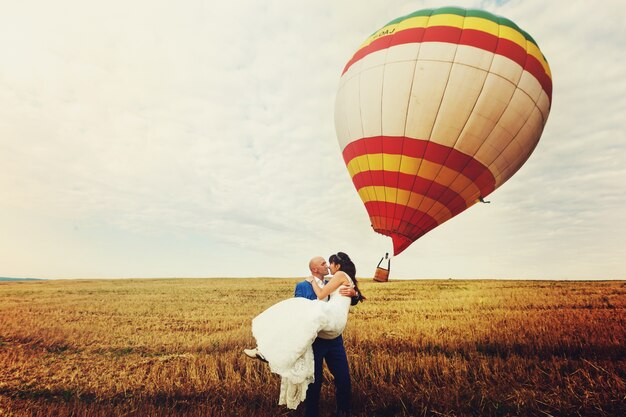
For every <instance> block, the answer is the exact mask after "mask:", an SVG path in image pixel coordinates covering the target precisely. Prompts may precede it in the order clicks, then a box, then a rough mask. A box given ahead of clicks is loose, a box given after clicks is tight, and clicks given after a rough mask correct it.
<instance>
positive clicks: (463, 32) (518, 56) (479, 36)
mask: <svg viewBox="0 0 626 417" xmlns="http://www.w3.org/2000/svg"><path fill="white" fill-rule="evenodd" d="M424 42H446V43H456V44H461V45H467V46H473V47H475V48H479V49H482V50H485V51H488V52H493V53H495V54H497V55H501V56H504V57H506V58H509V59H511V60H512V61H515V62H517V63H518V64H519V65H520V66H521V67H522V68H524V70H526V71H528V72H529V73H530V74H532V75H533V76H534V77H535V78H536V79H537V81H539V83H540V84H541V86H542V87H543V89H544V91H545V92H546V94H547V95H548V98H549V100H550V101H552V79H551V78H550V76H549V75H548V74H547V73H546V71H545V69H544V68H543V66H542V65H541V63H540V62H539V61H538V60H537V58H535V57H534V56H532V55H529V54H527V53H526V50H525V49H524V48H522V47H521V46H520V45H518V44H517V43H515V42H513V41H511V40H508V39H505V38H498V37H497V36H494V35H491V34H489V33H487V32H482V31H479V30H475V29H460V28H456V27H452V26H431V27H429V28H426V29H424V28H413V29H406V30H403V31H400V32H396V33H395V34H393V35H389V36H383V37H381V38H378V39H376V40H375V41H373V42H371V43H370V44H369V45H366V46H364V47H363V48H361V49H359V50H358V51H357V52H356V53H355V54H354V56H353V57H352V59H350V61H348V63H347V64H346V66H345V67H344V70H343V72H342V73H341V75H343V74H345V73H346V71H348V69H349V68H350V67H351V66H352V65H354V63H356V62H358V61H360V60H361V59H363V58H364V57H366V56H367V55H369V54H371V53H373V52H377V51H381V50H383V49H386V48H388V47H390V46H395V45H404V44H409V43H424ZM494 44H495V46H494ZM494 49H495V51H494Z"/></svg>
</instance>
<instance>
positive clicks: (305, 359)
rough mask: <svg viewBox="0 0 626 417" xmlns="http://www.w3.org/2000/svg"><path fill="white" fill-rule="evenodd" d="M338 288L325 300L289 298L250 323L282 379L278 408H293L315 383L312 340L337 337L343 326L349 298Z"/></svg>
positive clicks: (258, 345) (269, 361) (263, 352)
mask: <svg viewBox="0 0 626 417" xmlns="http://www.w3.org/2000/svg"><path fill="white" fill-rule="evenodd" d="M348 279H350V278H348ZM350 283H351V285H352V286H354V284H352V281H350ZM340 289H341V286H339V288H337V289H336V290H334V291H333V292H332V293H331V294H330V299H329V300H328V301H321V300H309V299H307V298H302V297H296V298H289V299H287V300H284V301H281V302H279V303H277V304H274V305H273V306H271V307H270V308H268V309H267V310H265V311H264V312H262V313H261V314H259V315H258V316H256V317H255V318H254V319H253V320H252V335H253V336H254V338H255V339H256V341H257V349H258V351H259V353H261V355H263V356H264V357H265V359H266V360H267V361H268V363H269V366H270V369H271V370H272V372H274V373H276V374H278V375H280V377H281V384H280V397H279V400H278V404H279V405H283V404H284V405H287V407H288V408H291V409H296V407H297V406H298V404H300V403H301V402H302V401H304V399H305V398H306V390H307V387H308V385H309V384H310V383H312V382H313V381H314V380H315V378H314V372H315V366H314V363H313V348H312V344H313V341H314V340H315V338H316V337H318V336H319V337H321V338H323V339H334V338H336V337H339V335H341V333H342V332H343V330H344V328H345V327H346V323H347V321H348V311H349V310H350V302H351V299H350V297H344V296H342V295H341V294H339V290H340Z"/></svg>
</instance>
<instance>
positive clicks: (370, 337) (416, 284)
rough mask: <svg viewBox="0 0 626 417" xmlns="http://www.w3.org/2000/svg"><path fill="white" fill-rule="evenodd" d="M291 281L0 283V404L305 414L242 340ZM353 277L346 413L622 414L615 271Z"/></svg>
mask: <svg viewBox="0 0 626 417" xmlns="http://www.w3.org/2000/svg"><path fill="white" fill-rule="evenodd" d="M296 282H297V280H293V279H262V278H258V279H167V280H166V279H163V280H76V281H65V280H59V281H41V282H12V283H0V416H115V415H129V416H134V415H137V416H169V415H180V416H301V415H302V414H303V407H302V406H300V408H299V409H298V410H296V411H289V410H287V409H286V408H284V407H280V406H278V405H277V404H276V403H277V398H278V389H279V380H278V377H277V376H276V375H273V374H271V373H270V372H269V370H268V368H267V366H266V365H265V364H263V363H261V362H259V361H255V360H251V359H248V358H247V357H245V356H244V355H243V354H242V353H241V350H242V349H243V348H245V347H251V346H253V345H254V340H253V338H252V336H251V333H250V321H251V319H252V318H253V317H254V316H255V315H256V314H258V313H259V312H261V311H262V310H263V309H265V308H266V307H268V306H270V305H271V304H273V303H275V302H277V301H279V300H281V299H284V298H287V297H290V296H291V295H292V294H293V287H294V285H295V284H296ZM361 286H362V291H363V292H364V293H365V295H366V296H368V300H367V301H366V302H364V303H362V304H359V305H358V306H357V307H353V308H352V310H351V313H350V318H349V322H348V327H347V329H346V331H345V333H344V339H345V345H346V350H347V353H348V360H349V363H350V370H351V375H352V382H353V396H352V398H353V405H354V415H356V416H420V415H426V416H428V415H436V416H441V415H444V416H462V415H477V416H478V415H480V416H507V415H534V416H538V415H540V416H543V415H546V416H549V415H553V416H558V415H573V416H575V415H580V416H609V415H610V416H619V415H626V382H625V381H626V344H625V341H626V314H625V313H626V310H625V308H626V283H625V282H623V281H603V282H564V281H558V282H554V281H460V280H428V281H423V280H419V281H396V282H390V283H386V284H380V283H374V282H372V281H371V280H362V284H361ZM325 376H326V379H327V380H326V382H325V383H324V388H323V391H322V395H323V398H324V399H323V400H322V411H323V414H322V415H323V416H328V415H332V412H333V409H334V404H335V399H334V392H333V389H332V383H331V382H329V379H331V378H332V377H331V376H330V374H328V373H327V372H326V374H325Z"/></svg>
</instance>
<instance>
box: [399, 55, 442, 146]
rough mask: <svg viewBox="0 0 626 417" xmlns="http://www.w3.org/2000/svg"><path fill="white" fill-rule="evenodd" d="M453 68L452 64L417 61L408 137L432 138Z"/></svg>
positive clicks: (408, 119) (407, 125)
mask: <svg viewBox="0 0 626 417" xmlns="http://www.w3.org/2000/svg"><path fill="white" fill-rule="evenodd" d="M451 68H452V63H450V62H438V61H417V66H416V68H415V75H414V77H413V87H412V89H411V101H410V102H409V112H408V118H407V122H406V136H407V137H411V138H415V139H428V138H429V137H430V134H431V132H432V127H433V125H434V123H435V118H436V117H437V112H438V111H439V104H441V100H442V98H443V93H444V91H445V89H446V84H447V83H448V76H449V74H450V69H451Z"/></svg>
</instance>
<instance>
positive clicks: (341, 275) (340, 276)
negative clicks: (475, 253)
mask: <svg viewBox="0 0 626 417" xmlns="http://www.w3.org/2000/svg"><path fill="white" fill-rule="evenodd" d="M335 277H336V278H337V279H340V280H342V281H344V282H349V281H350V277H349V276H348V274H346V273H345V272H343V271H337V272H335V275H333V278H335Z"/></svg>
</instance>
